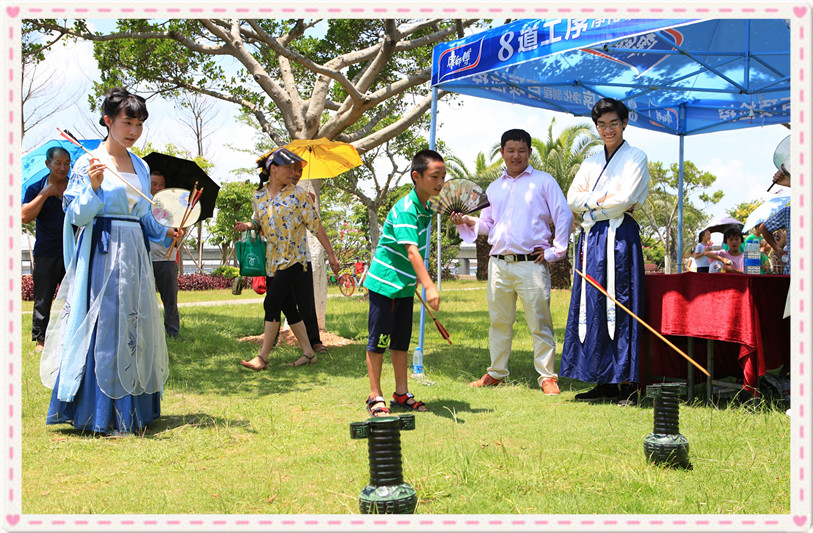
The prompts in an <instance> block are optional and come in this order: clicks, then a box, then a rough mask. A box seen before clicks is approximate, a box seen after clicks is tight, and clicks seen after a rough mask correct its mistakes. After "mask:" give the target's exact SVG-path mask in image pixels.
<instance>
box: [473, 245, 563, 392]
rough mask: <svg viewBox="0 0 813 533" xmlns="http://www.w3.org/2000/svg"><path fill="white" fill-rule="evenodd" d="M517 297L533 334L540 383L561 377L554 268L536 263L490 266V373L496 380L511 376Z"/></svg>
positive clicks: (497, 262) (491, 263)
mask: <svg viewBox="0 0 813 533" xmlns="http://www.w3.org/2000/svg"><path fill="white" fill-rule="evenodd" d="M517 296H519V299H520V300H522V308H523V310H524V311H525V321H526V322H527V323H528V329H529V330H530V331H531V338H532V340H533V345H534V367H535V368H536V371H537V372H539V378H537V381H538V382H539V384H540V386H541V384H542V380H544V379H546V378H551V377H557V376H556V374H555V373H554V372H553V360H554V355H555V353H556V341H555V340H554V338H553V320H552V318H551V315H550V268H549V267H548V264H547V263H544V264H541V265H540V264H536V263H534V262H533V261H517V262H512V263H509V262H507V261H505V260H503V259H497V258H496V257H492V258H490V260H489V262H488V316H489V318H490V320H491V326H490V327H489V329H488V348H489V351H490V352H491V366H489V367H488V373H489V374H490V375H491V377H493V378H496V379H504V378H506V377H507V376H508V374H509V372H508V357H509V355H510V354H511V340H512V337H513V329H514V328H513V326H514V320H515V319H516V314H517Z"/></svg>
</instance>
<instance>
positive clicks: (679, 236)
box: [677, 133, 686, 274]
mask: <svg viewBox="0 0 813 533" xmlns="http://www.w3.org/2000/svg"><path fill="white" fill-rule="evenodd" d="M685 140H686V136H685V135H683V134H682V133H681V134H680V155H679V156H678V157H679V160H678V161H679V163H678V164H679V170H678V232H677V272H678V274H680V273H681V272H683V143H684V141H685Z"/></svg>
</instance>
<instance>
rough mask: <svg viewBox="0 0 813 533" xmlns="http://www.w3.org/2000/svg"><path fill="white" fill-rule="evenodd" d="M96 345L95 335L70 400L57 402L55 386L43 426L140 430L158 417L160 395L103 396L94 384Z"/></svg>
mask: <svg viewBox="0 0 813 533" xmlns="http://www.w3.org/2000/svg"><path fill="white" fill-rule="evenodd" d="M95 344H96V339H95V335H94V339H93V341H91V349H90V351H89V353H88V360H87V364H86V365H85V372H84V374H83V375H82V384H81V385H80V386H79V390H78V391H77V393H76V396H75V397H74V399H73V401H72V402H63V401H60V400H59V399H58V398H57V388H56V387H54V390H53V392H52V394H51V404H50V405H49V406H48V415H47V417H46V420H45V423H46V424H61V423H69V424H71V425H73V427H74V428H76V429H81V430H84V431H92V432H95V433H137V432H141V431H143V430H144V428H145V426H146V425H147V424H149V423H151V422H152V421H153V420H155V419H157V418H159V417H160V416H161V393H160V392H155V393H152V394H149V393H145V394H140V395H138V396H130V395H127V396H123V397H121V398H118V399H113V398H111V397H109V396H107V395H106V394H104V393H103V392H102V391H101V389H99V385H98V383H97V382H96V364H95V361H94V357H93V354H94V353H95ZM57 379H58V378H57Z"/></svg>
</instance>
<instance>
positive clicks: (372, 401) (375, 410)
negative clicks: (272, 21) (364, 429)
mask: <svg viewBox="0 0 813 533" xmlns="http://www.w3.org/2000/svg"><path fill="white" fill-rule="evenodd" d="M379 403H381V404H384V405H382V406H379V407H374V406H375V405H376V404H379ZM367 412H368V413H370V416H374V417H377V416H387V415H389V414H390V410H389V409H388V408H387V400H385V399H384V397H383V396H375V397H372V396H371V397H369V398H367Z"/></svg>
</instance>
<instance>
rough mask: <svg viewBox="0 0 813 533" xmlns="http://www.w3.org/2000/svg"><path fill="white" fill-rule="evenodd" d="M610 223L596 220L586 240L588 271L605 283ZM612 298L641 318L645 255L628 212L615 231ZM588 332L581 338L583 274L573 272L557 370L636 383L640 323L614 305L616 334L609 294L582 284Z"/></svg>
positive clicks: (565, 374) (606, 380)
mask: <svg viewBox="0 0 813 533" xmlns="http://www.w3.org/2000/svg"><path fill="white" fill-rule="evenodd" d="M608 229H609V222H608V221H606V220H604V221H599V222H596V224H595V225H594V226H593V227H592V228H591V229H590V232H589V234H588V235H589V236H588V240H587V248H586V250H587V263H586V266H585V270H586V273H587V274H589V275H591V276H592V277H593V278H595V280H596V281H598V282H599V284H600V285H601V286H602V287H604V288H606V287H607V233H608ZM583 239H584V232H582V234H581V236H580V237H579V244H578V250H579V251H580V257H579V258H578V259H577V262H576V268H579V269H580V270H581V265H582V261H581V250H583V248H582V241H583ZM614 249H615V299H616V300H618V301H619V302H620V303H622V304H623V305H624V306H625V307H626V308H627V309H629V310H630V311H632V312H633V313H635V314H636V315H638V316H639V317H641V318H643V316H642V313H643V312H644V259H643V253H642V251H641V237H640V233H639V228H638V223H637V222H635V219H633V218H632V217H631V216H624V221H623V222H622V223H621V225H620V226H619V227H618V228H617V229H616V233H615V247H614ZM585 289H586V291H587V293H586V295H585V296H586V305H587V335H586V336H585V338H584V342H581V341H580V340H579V302H580V301H581V291H582V278H581V276H579V275H578V274H575V275H574V279H573V290H572V291H571V295H570V310H569V312H568V316H567V327H566V329H565V343H564V346H563V348H562V362H561V365H560V368H559V375H560V376H563V377H567V378H573V379H578V380H581V381H586V382H588V383H621V382H624V381H630V382H632V383H638V369H639V352H640V347H641V332H642V331H641V330H642V326H641V324H640V323H639V322H638V321H637V320H635V319H634V318H632V317H631V316H629V315H628V314H627V313H626V312H625V311H624V310H623V309H620V308H618V306H616V327H615V336H614V337H615V338H614V339H611V338H610V334H609V330H608V326H607V297H606V296H604V295H603V294H601V293H600V292H599V291H598V289H596V288H595V287H593V286H592V285H590V284H589V283H587V284H586V287H585Z"/></svg>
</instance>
